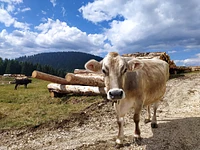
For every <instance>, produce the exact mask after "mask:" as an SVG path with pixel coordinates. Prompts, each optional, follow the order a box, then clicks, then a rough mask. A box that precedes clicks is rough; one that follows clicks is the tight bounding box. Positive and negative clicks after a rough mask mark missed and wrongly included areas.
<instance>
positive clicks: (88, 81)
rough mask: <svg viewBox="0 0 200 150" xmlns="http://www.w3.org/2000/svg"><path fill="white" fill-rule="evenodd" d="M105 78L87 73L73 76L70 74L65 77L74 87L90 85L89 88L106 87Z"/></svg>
mask: <svg viewBox="0 0 200 150" xmlns="http://www.w3.org/2000/svg"><path fill="white" fill-rule="evenodd" d="M103 78H104V77H103V76H102V75H98V74H94V73H87V74H73V73H68V74H67V75H66V76H65V79H66V80H67V82H69V83H71V84H73V85H88V86H98V87H104V86H105V85H104V79H103Z"/></svg>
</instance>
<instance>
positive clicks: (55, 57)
mask: <svg viewBox="0 0 200 150" xmlns="http://www.w3.org/2000/svg"><path fill="white" fill-rule="evenodd" d="M90 59H95V60H97V61H100V60H102V58H101V57H99V56H95V55H92V54H88V53H83V52H73V51H70V52H47V53H39V54H35V55H31V56H22V57H19V58H16V59H15V60H17V61H19V62H30V63H33V64H37V63H39V64H41V65H49V66H51V67H53V68H55V69H62V70H65V71H66V72H73V71H74V69H84V64H85V63H86V62H87V61H88V60H90Z"/></svg>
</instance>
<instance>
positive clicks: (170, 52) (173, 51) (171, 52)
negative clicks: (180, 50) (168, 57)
mask: <svg viewBox="0 0 200 150" xmlns="http://www.w3.org/2000/svg"><path fill="white" fill-rule="evenodd" d="M176 52H177V51H175V50H172V51H168V53H169V54H173V53H176Z"/></svg>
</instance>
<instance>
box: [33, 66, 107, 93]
mask: <svg viewBox="0 0 200 150" xmlns="http://www.w3.org/2000/svg"><path fill="white" fill-rule="evenodd" d="M32 77H33V78H37V79H42V80H45V81H50V82H53V83H49V84H48V85H47V88H48V90H49V92H50V95H51V97H56V96H59V95H63V94H74V95H88V96H90V95H105V88H104V87H105V86H104V80H103V75H102V74H97V73H93V72H90V71H87V70H78V69H76V70H74V73H67V74H66V77H65V78H61V77H57V76H54V75H50V74H46V73H43V72H40V71H36V70H35V71H33V72H32Z"/></svg>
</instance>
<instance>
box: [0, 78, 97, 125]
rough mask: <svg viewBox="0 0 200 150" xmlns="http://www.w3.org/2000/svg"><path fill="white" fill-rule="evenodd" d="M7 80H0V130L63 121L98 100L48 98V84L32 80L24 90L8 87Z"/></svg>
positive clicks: (92, 98)
mask: <svg viewBox="0 0 200 150" xmlns="http://www.w3.org/2000/svg"><path fill="white" fill-rule="evenodd" d="M9 80H13V79H10V78H3V77H0V129H12V128H21V127H26V126H37V125H40V124H42V123H45V122H49V121H59V120H62V119H66V118H67V117H68V116H69V114H71V113H74V112H78V111H80V110H82V109H84V108H85V107H87V106H89V105H90V104H92V103H94V102H95V101H97V100H99V99H100V98H99V97H87V96H81V97H78V96H65V97H61V98H51V97H50V94H49V92H48V90H47V84H48V83H49V82H46V81H42V80H38V79H32V83H31V84H28V88H27V89H24V86H22V85H21V86H19V87H18V90H14V86H15V85H14V84H8V81H9Z"/></svg>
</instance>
